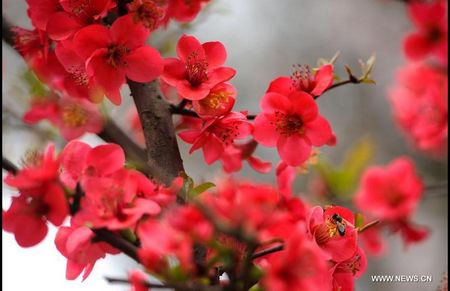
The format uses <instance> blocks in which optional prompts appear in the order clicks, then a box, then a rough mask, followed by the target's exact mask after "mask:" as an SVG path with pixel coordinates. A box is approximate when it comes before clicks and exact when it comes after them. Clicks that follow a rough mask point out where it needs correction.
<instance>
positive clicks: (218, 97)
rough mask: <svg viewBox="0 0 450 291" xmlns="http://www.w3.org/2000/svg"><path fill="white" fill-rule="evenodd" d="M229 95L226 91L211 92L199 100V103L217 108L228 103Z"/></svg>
mask: <svg viewBox="0 0 450 291" xmlns="http://www.w3.org/2000/svg"><path fill="white" fill-rule="evenodd" d="M230 96H231V93H230V92H227V91H216V92H211V93H210V94H209V95H208V96H207V97H206V98H204V99H202V100H200V104H201V105H202V106H205V107H209V108H212V109H218V108H219V107H223V105H224V104H226V103H228V100H229V98H230Z"/></svg>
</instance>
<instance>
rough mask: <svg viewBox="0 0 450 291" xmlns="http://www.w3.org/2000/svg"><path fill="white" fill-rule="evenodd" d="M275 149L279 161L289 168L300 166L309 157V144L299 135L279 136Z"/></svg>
mask: <svg viewBox="0 0 450 291" xmlns="http://www.w3.org/2000/svg"><path fill="white" fill-rule="evenodd" d="M277 148H278V152H279V154H280V157H281V159H282V160H283V161H284V162H285V163H286V164H288V165H289V166H300V165H301V164H303V163H304V162H305V161H306V160H308V158H309V156H310V155H311V144H310V143H309V141H308V140H307V139H305V138H302V137H300V136H299V135H291V136H281V137H280V139H279V140H278V142H277Z"/></svg>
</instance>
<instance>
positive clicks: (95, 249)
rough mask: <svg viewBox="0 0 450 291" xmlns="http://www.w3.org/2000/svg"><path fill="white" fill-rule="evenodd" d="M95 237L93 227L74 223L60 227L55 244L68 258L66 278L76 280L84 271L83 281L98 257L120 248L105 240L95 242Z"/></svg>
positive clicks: (115, 251) (115, 252)
mask: <svg viewBox="0 0 450 291" xmlns="http://www.w3.org/2000/svg"><path fill="white" fill-rule="evenodd" d="M94 237H95V235H94V233H93V232H92V230H91V229H89V228H88V227H86V226H82V225H79V224H77V223H74V220H73V219H72V226H70V227H67V226H63V227H60V228H59V229H58V232H57V234H56V238H55V245H56V248H57V249H58V251H59V252H60V253H61V254H62V255H63V256H64V257H66V258H67V267H66V279H67V280H75V279H76V278H77V277H78V276H79V275H80V274H81V272H83V270H84V273H83V281H84V280H85V279H86V278H87V277H88V276H89V274H90V273H91V272H92V269H93V268H94V265H95V263H96V262H97V260H98V259H101V258H104V257H105V256H106V253H110V254H117V253H119V251H118V250H116V249H114V248H113V247H111V246H110V245H109V244H107V243H104V242H96V243H93V242H92V241H93V238H94Z"/></svg>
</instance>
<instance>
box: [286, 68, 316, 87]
mask: <svg viewBox="0 0 450 291" xmlns="http://www.w3.org/2000/svg"><path fill="white" fill-rule="evenodd" d="M293 69H294V72H293V73H292V75H291V81H292V87H293V88H294V89H295V90H298V91H307V92H308V91H310V87H311V85H312V82H311V72H310V69H309V66H308V65H305V66H303V65H294V66H293Z"/></svg>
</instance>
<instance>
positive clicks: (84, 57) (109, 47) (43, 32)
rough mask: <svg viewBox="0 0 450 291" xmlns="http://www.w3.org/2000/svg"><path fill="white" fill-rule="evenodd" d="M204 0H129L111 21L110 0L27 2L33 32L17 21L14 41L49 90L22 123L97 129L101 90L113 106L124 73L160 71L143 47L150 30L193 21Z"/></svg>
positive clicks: (78, 131)
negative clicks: (175, 22) (44, 121)
mask: <svg viewBox="0 0 450 291" xmlns="http://www.w3.org/2000/svg"><path fill="white" fill-rule="evenodd" d="M207 2H209V0H196V1H182V0H134V1H131V2H130V3H128V4H127V5H126V7H125V9H126V11H127V13H126V14H125V15H124V16H122V17H118V18H117V19H116V20H115V21H114V22H113V23H112V24H111V25H110V26H109V23H108V17H109V18H110V17H111V15H113V16H114V15H117V14H118V13H119V10H120V7H118V5H117V1H115V0H93V1H87V0H77V1H72V0H27V4H28V15H29V17H30V19H31V23H32V25H33V30H28V29H25V28H20V27H15V28H14V29H13V34H14V41H15V47H16V49H17V50H18V51H19V52H20V53H21V55H22V56H23V57H24V59H25V60H26V62H27V64H28V66H29V68H30V69H31V70H32V71H33V72H34V74H36V76H37V77H38V78H39V80H41V81H42V82H44V83H45V84H46V85H47V86H48V87H49V89H50V92H47V93H45V94H44V96H41V95H37V96H33V98H32V100H31V102H30V105H31V108H30V110H29V111H28V112H27V113H26V114H25V116H24V121H25V122H27V123H33V124H34V123H37V122H39V121H41V120H48V121H49V122H50V123H51V124H52V125H54V126H56V127H58V128H59V129H60V132H61V135H62V136H63V137H64V138H65V139H66V140H71V139H74V138H77V137H80V136H81V135H82V134H84V133H86V132H90V133H95V134H96V133H99V132H100V131H101V130H102V129H103V123H104V121H103V120H102V118H101V115H100V113H99V111H98V108H97V107H98V106H96V104H98V103H99V102H101V101H102V100H103V97H104V96H106V97H107V98H108V99H109V100H110V101H111V102H112V103H113V104H116V105H119V104H120V103H121V95H120V88H121V87H122V85H123V84H124V83H125V82H126V79H127V78H128V79H129V80H133V81H136V82H149V81H152V80H154V79H156V78H157V77H159V76H160V75H161V73H162V72H163V67H164V64H163V59H162V57H161V55H160V53H159V51H158V50H156V49H155V48H153V47H151V46H149V45H146V40H147V38H148V37H149V35H150V33H151V32H152V31H153V30H155V29H157V28H159V27H161V26H167V25H168V23H169V22H170V21H171V20H175V21H179V22H189V21H192V20H193V19H194V18H195V17H196V16H197V14H198V13H199V12H200V10H201V8H202V7H203V6H204V5H205V4H206V3H207ZM91 103H94V104H91Z"/></svg>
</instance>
